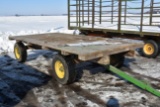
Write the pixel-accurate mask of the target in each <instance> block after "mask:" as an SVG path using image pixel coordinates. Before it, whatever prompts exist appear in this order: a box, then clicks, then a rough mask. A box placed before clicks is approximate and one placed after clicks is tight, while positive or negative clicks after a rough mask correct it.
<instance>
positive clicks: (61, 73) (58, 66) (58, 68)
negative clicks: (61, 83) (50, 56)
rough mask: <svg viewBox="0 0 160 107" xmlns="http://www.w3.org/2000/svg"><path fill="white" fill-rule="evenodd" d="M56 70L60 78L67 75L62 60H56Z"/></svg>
mask: <svg viewBox="0 0 160 107" xmlns="http://www.w3.org/2000/svg"><path fill="white" fill-rule="evenodd" d="M55 71H56V74H57V76H58V78H60V79H63V78H64V76H65V70H64V65H63V63H62V62H61V61H56V63H55Z"/></svg>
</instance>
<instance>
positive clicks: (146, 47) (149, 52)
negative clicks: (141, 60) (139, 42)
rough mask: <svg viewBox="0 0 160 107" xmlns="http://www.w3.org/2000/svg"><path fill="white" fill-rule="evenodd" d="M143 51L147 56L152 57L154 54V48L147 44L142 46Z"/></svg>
mask: <svg viewBox="0 0 160 107" xmlns="http://www.w3.org/2000/svg"><path fill="white" fill-rule="evenodd" d="M143 50H144V52H145V53H146V54H147V55H152V54H153V53H154V46H153V45H152V44H150V43H147V44H145V45H144V48H143Z"/></svg>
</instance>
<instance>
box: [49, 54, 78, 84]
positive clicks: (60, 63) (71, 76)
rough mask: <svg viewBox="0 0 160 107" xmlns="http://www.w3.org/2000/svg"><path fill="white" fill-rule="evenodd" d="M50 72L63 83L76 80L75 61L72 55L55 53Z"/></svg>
mask: <svg viewBox="0 0 160 107" xmlns="http://www.w3.org/2000/svg"><path fill="white" fill-rule="evenodd" d="M51 67H52V71H50V74H51V75H52V76H53V78H55V79H56V80H57V81H58V82H59V83H61V84H70V83H73V82H74V81H75V78H76V71H75V62H74V60H73V58H72V57H71V56H66V57H64V56H60V55H55V56H54V57H53V60H52V63H51Z"/></svg>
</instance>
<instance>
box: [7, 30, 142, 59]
mask: <svg viewBox="0 0 160 107" xmlns="http://www.w3.org/2000/svg"><path fill="white" fill-rule="evenodd" d="M10 39H11V40H17V41H22V42H25V43H27V44H34V45H38V46H41V47H45V48H49V49H53V50H57V51H60V52H61V53H67V54H75V55H78V57H79V59H80V60H82V61H87V60H91V59H95V58H100V57H104V56H107V55H113V54H117V53H121V52H126V51H129V50H131V49H135V48H139V47H142V46H143V43H141V42H140V43H139V42H136V43H135V42H133V43H131V42H128V41H124V40H116V39H109V38H102V37H93V36H74V35H68V34H59V33H50V34H37V35H26V36H16V37H10ZM95 42H100V43H101V42H105V43H106V44H97V45H95V44H94V43H95ZM81 43H85V44H89V45H88V46H87V45H85V46H78V45H75V46H68V44H81ZM92 43H93V45H92Z"/></svg>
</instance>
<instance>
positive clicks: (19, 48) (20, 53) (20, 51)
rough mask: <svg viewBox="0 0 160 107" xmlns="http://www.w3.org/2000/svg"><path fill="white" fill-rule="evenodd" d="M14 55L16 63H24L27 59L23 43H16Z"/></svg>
mask: <svg viewBox="0 0 160 107" xmlns="http://www.w3.org/2000/svg"><path fill="white" fill-rule="evenodd" d="M14 54H15V57H16V59H17V60H18V62H21V63H22V62H25V61H26V59H27V49H26V47H25V46H24V44H23V43H21V42H17V43H16V44H15V45H14Z"/></svg>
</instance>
